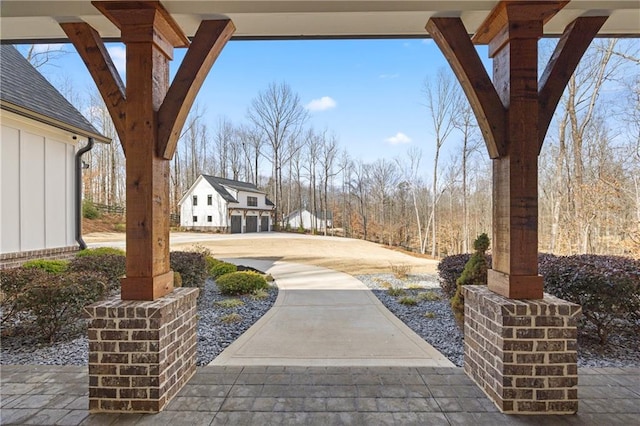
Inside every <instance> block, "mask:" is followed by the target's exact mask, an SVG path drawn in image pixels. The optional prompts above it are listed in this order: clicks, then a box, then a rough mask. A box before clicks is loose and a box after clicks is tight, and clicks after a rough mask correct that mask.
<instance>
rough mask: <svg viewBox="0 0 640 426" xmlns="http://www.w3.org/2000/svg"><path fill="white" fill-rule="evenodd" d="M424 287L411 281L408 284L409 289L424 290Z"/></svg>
mask: <svg viewBox="0 0 640 426" xmlns="http://www.w3.org/2000/svg"><path fill="white" fill-rule="evenodd" d="M423 288H424V287H423V286H422V285H420V284H418V283H411V284H409V285H407V287H406V289H407V290H422V289H423Z"/></svg>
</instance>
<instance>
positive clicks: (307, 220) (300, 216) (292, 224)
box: [282, 209, 333, 231]
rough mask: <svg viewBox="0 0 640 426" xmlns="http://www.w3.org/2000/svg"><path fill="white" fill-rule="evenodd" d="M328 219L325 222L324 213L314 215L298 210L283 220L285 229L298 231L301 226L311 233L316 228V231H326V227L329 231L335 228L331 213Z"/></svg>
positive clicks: (328, 213) (304, 210)
mask: <svg viewBox="0 0 640 426" xmlns="http://www.w3.org/2000/svg"><path fill="white" fill-rule="evenodd" d="M326 215H327V219H326V220H325V214H324V213H323V212H316V214H312V213H311V212H310V211H309V210H306V209H302V210H296V211H294V212H292V213H290V214H288V215H287V216H285V218H284V219H283V221H282V222H283V223H282V224H283V226H284V227H285V228H287V227H289V228H290V229H294V230H295V229H298V228H300V226H302V228H304V229H306V230H307V231H310V230H312V229H313V228H314V225H315V228H316V231H322V230H324V229H325V225H326V227H327V229H329V228H331V227H333V220H332V214H331V212H327V214H326Z"/></svg>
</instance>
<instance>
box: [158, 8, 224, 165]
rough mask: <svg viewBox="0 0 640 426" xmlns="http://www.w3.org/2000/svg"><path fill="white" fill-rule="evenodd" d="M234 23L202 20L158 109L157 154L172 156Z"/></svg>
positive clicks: (170, 157) (166, 156)
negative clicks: (190, 112)
mask: <svg viewBox="0 0 640 426" xmlns="http://www.w3.org/2000/svg"><path fill="white" fill-rule="evenodd" d="M234 32H235V26H234V25H233V22H231V21H230V20H228V19H227V20H217V21H203V22H202V23H200V26H199V27H198V31H197V32H196V34H195V36H194V38H193V41H192V43H191V47H190V48H189V50H187V54H186V55H185V57H184V60H183V61H182V64H181V65H180V68H179V69H178V72H177V73H176V76H175V78H174V80H173V82H172V83H171V86H170V87H169V91H168V92H167V96H166V97H165V98H164V101H163V103H162V105H161V107H160V110H159V111H158V120H159V123H158V125H159V127H158V156H161V157H163V158H165V159H167V160H171V159H172V158H173V154H174V153H175V150H176V147H177V145H178V139H179V137H180V132H181V131H182V127H183V126H184V123H185V121H186V119H187V115H188V114H189V110H190V109H191V106H192V105H193V102H194V100H195V98H196V95H197V94H198V91H199V90H200V88H201V87H202V83H203V82H204V79H205V78H206V76H207V74H208V73H209V71H210V70H211V67H212V66H213V63H214V62H215V61H216V59H217V58H218V56H219V55H220V52H222V49H223V48H224V46H225V45H226V43H227V41H229V39H230V38H231V35H232V34H233V33H234Z"/></svg>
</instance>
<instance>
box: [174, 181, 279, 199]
mask: <svg viewBox="0 0 640 426" xmlns="http://www.w3.org/2000/svg"><path fill="white" fill-rule="evenodd" d="M201 176H202V177H203V178H204V180H206V181H207V182H208V183H209V185H211V186H212V187H213V189H215V190H216V192H217V193H218V194H220V196H221V197H222V198H224V200H225V201H227V202H229V203H238V202H239V201H238V200H236V199H235V197H234V196H233V195H231V194H230V193H229V191H227V189H226V188H231V189H235V190H237V191H244V192H253V193H256V194H264V193H265V192H264V191H260V190H259V189H258V187H257V186H255V185H254V184H252V183H249V182H242V181H239V180H232V179H225V178H221V177H217V176H210V175H201ZM225 187H226V188H225ZM183 198H184V197H183ZM265 204H266V205H268V206H273V205H274V204H273V202H271V200H269V199H268V198H267V197H265Z"/></svg>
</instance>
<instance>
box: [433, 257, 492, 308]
mask: <svg viewBox="0 0 640 426" xmlns="http://www.w3.org/2000/svg"><path fill="white" fill-rule="evenodd" d="M485 258H486V259H487V266H488V267H489V268H490V267H491V255H486V256H485ZM469 259H471V254H470V253H464V254H454V255H452V256H447V257H444V258H442V260H441V261H440V262H439V263H438V276H439V277H440V288H441V289H442V291H443V292H444V294H445V296H446V297H447V299H451V298H452V297H453V295H454V294H456V289H457V285H456V282H457V281H458V278H460V275H462V271H464V267H465V265H466V264H467V262H468V261H469Z"/></svg>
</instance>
